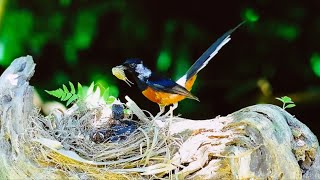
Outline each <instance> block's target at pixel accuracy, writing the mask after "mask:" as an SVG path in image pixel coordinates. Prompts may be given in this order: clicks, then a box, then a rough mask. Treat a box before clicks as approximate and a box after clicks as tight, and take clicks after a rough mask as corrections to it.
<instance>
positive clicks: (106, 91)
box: [102, 88, 109, 101]
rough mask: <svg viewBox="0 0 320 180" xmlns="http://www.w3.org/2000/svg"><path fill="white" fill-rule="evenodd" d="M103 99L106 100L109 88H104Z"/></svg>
mask: <svg viewBox="0 0 320 180" xmlns="http://www.w3.org/2000/svg"><path fill="white" fill-rule="evenodd" d="M102 98H103V100H105V101H107V100H108V98H109V88H107V89H105V90H104V92H103V94H102Z"/></svg>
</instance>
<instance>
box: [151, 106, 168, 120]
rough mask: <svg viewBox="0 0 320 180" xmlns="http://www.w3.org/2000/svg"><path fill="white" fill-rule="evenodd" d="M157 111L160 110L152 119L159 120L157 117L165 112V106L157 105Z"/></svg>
mask: <svg viewBox="0 0 320 180" xmlns="http://www.w3.org/2000/svg"><path fill="white" fill-rule="evenodd" d="M159 109H160V110H159V112H158V114H157V115H156V116H155V117H154V119H157V118H159V117H160V116H161V114H163V113H164V111H165V109H166V106H162V105H159Z"/></svg>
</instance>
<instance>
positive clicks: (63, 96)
mask: <svg viewBox="0 0 320 180" xmlns="http://www.w3.org/2000/svg"><path fill="white" fill-rule="evenodd" d="M79 84H80V83H78V91H79V89H81V90H82V86H81V84H80V86H79ZM69 85H70V91H69V89H68V88H67V86H66V85H64V84H63V85H62V89H61V88H59V89H56V90H52V91H48V90H45V92H47V93H48V94H50V95H52V96H54V97H56V98H59V99H60V100H61V101H67V106H69V105H70V104H71V103H72V102H74V101H76V100H78V99H79V97H80V96H79V95H78V94H77V93H76V90H75V88H74V85H73V84H72V82H70V81H69ZM79 87H81V88H79Z"/></svg>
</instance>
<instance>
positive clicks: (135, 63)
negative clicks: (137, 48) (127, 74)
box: [122, 59, 143, 72]
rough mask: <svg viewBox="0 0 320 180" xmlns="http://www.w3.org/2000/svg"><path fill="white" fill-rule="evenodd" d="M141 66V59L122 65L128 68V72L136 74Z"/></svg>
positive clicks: (127, 61)
mask: <svg viewBox="0 0 320 180" xmlns="http://www.w3.org/2000/svg"><path fill="white" fill-rule="evenodd" d="M139 64H143V62H142V60H141V59H128V60H126V61H125V62H124V63H123V64H122V65H123V66H124V67H126V70H128V71H133V72H134V71H135V69H136V67H137V66H138V65H139Z"/></svg>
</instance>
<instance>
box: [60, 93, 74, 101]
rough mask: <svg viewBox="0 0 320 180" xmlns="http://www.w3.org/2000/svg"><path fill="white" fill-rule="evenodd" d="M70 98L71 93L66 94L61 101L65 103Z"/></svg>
mask: <svg viewBox="0 0 320 180" xmlns="http://www.w3.org/2000/svg"><path fill="white" fill-rule="evenodd" d="M71 97H72V94H71V93H66V96H65V97H64V98H63V99H62V101H66V100H68V99H70V98H71Z"/></svg>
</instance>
